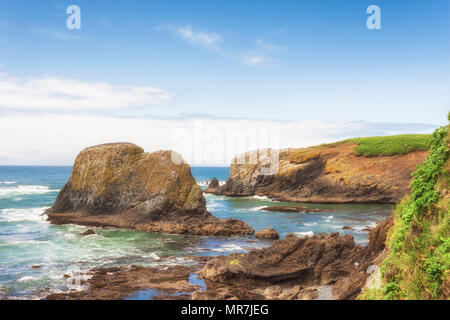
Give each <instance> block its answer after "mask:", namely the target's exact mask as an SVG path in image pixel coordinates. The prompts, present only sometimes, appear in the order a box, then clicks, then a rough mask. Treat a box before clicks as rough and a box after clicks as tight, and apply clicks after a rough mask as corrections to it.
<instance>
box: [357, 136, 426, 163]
mask: <svg viewBox="0 0 450 320" xmlns="http://www.w3.org/2000/svg"><path fill="white" fill-rule="evenodd" d="M349 141H352V142H355V143H357V144H358V146H357V147H356V149H355V154H356V155H357V156H365V157H377V156H393V155H397V154H405V153H409V152H413V151H426V150H428V149H429V148H430V144H431V135H430V134H402V135H398V136H386V137H370V138H354V139H350V140H349Z"/></svg>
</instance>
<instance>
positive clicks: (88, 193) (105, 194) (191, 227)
mask: <svg viewBox="0 0 450 320" xmlns="http://www.w3.org/2000/svg"><path fill="white" fill-rule="evenodd" d="M46 214H47V215H48V220H49V221H50V222H51V223H53V224H70V223H74V224H80V225H85V226H94V227H117V228H126V229H135V230H138V231H148V232H163V233H174V234H194V235H217V236H229V235H249V234H253V232H254V230H253V229H252V228H250V227H249V226H248V225H247V224H246V223H245V222H242V221H239V220H236V219H227V220H220V219H218V218H216V217H214V216H212V215H211V214H210V213H209V212H208V211H207V210H206V202H205V198H204V196H203V192H202V189H201V188H200V186H198V185H197V183H196V181H195V179H194V177H193V176H192V174H191V170H190V167H189V165H188V164H186V163H184V161H183V160H182V158H181V157H180V156H179V155H178V154H176V153H175V152H172V151H158V152H154V153H145V152H144V150H143V149H142V148H140V147H138V146H136V145H134V144H131V143H110V144H104V145H99V146H94V147H90V148H86V149H84V150H83V151H81V152H80V154H79V155H78V156H77V158H76V160H75V164H74V167H73V171H72V175H71V177H70V179H69V181H68V182H67V184H66V185H65V186H64V188H63V189H62V190H61V192H60V193H59V194H58V197H57V199H56V202H55V203H54V205H53V206H52V207H51V208H50V209H48V210H47V211H46Z"/></svg>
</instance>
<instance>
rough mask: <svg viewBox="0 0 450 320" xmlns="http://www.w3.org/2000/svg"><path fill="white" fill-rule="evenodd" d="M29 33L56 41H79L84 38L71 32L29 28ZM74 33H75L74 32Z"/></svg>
mask: <svg viewBox="0 0 450 320" xmlns="http://www.w3.org/2000/svg"><path fill="white" fill-rule="evenodd" d="M31 32H32V33H34V34H35V35H38V36H40V37H46V38H53V39H58V40H81V39H84V37H82V36H80V35H77V34H74V33H72V32H65V31H61V30H58V29H52V28H40V27H39V28H38V27H36V28H31ZM74 32H75V31H74Z"/></svg>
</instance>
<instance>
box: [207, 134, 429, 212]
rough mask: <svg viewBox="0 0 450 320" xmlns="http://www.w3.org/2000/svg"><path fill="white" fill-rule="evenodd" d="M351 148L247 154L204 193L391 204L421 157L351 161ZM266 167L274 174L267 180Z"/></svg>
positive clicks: (406, 189) (406, 186)
mask: <svg viewBox="0 0 450 320" xmlns="http://www.w3.org/2000/svg"><path fill="white" fill-rule="evenodd" d="M355 148H356V144H355V143H354V142H344V143H339V144H334V145H324V146H318V147H310V148H302V149H288V150H282V151H279V152H278V151H277V152H276V151H274V150H269V151H268V153H269V154H271V156H270V157H261V156H260V154H261V152H260V151H257V152H251V153H247V154H244V155H241V156H238V157H236V158H235V159H234V160H233V163H232V164H231V168H230V177H229V178H228V180H227V182H226V184H225V185H223V186H220V187H218V188H212V189H207V190H206V191H205V192H209V193H212V194H217V195H226V196H253V195H258V196H267V197H270V198H273V199H277V200H281V201H296V202H312V203H395V202H397V201H399V200H400V199H401V198H402V197H403V196H404V195H405V194H407V193H408V192H409V183H410V181H411V173H412V172H413V171H414V170H415V169H416V166H417V165H418V164H421V163H422V162H423V161H424V160H425V158H426V156H427V152H425V151H414V152H410V153H407V154H402V155H394V156H377V157H365V156H357V155H356V154H355V152H354V150H355ZM265 152H266V151H265ZM265 152H263V153H265ZM273 155H276V156H273ZM277 159H279V161H277ZM274 162H278V165H277V164H276V163H274ZM268 167H271V168H275V169H276V170H274V172H269V173H270V175H268V174H267V172H264V170H266V171H270V170H267V168H268Z"/></svg>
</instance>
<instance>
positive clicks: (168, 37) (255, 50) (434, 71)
mask: <svg viewBox="0 0 450 320" xmlns="http://www.w3.org/2000/svg"><path fill="white" fill-rule="evenodd" d="M71 4H76V5H78V6H79V7H80V8H81V14H82V16H81V21H82V22H81V23H82V25H81V30H68V29H67V28H66V19H67V17H68V15H67V14H66V12H65V11H66V8H67V7H68V6H69V5H71ZM371 4H375V5H378V6H379V7H380V8H381V24H382V29H381V30H368V28H367V27H366V19H367V17H368V16H369V15H368V14H367V13H366V8H367V7H368V6H369V5H371ZM449 16H450V2H449V1H445V0H442V1H408V2H405V1H394V0H390V1H379V0H375V1H358V0H353V1H343V0H342V1H317V0H316V1H298V0H296V1H250V0H248V1H232V0H227V1H199V0H197V1H194V0H192V1H185V0H184V1H181V0H180V1H143V0H141V1H120V0H116V1H98V0H95V1H81V0H71V1H45V2H44V1H23V0H15V1H5V0H1V1H0V98H2V99H0V100H3V102H0V117H4V119H6V117H15V118H16V119H19V118H18V117H19V116H22V117H32V116H37V115H39V116H43V115H49V116H62V115H65V116H70V115H77V116H86V117H88V116H91V117H113V118H121V119H130V118H140V119H141V118H142V119H150V120H152V119H153V120H154V119H175V120H178V119H193V118H203V119H204V118H210V119H245V120H255V121H256V120H261V119H264V120H272V121H281V122H283V121H291V122H298V123H299V124H300V123H303V122H308V121H322V122H354V121H360V122H370V123H397V124H398V123H400V124H401V123H403V124H419V127H417V128H418V131H421V130H423V129H424V128H427V127H421V124H429V125H431V126H433V127H435V126H437V125H441V124H445V123H446V114H447V112H448V111H449V109H450V90H449V89H450V50H449V49H450V48H449V46H450V37H449V35H450V19H449V18H450V17H449ZM2 87H3V89H2ZM80 96H82V97H81V98H80ZM18 121H19V120H18ZM394 127H395V126H394ZM397 127H398V125H397ZM408 128H410V129H411V130H413V129H414V128H416V127H415V125H411V126H410V127H408ZM408 130H409V129H408ZM393 131H394V132H396V131H395V130H393ZM365 132H367V134H369V133H370V130H368V131H361V132H354V134H361V135H363V134H364V133H365ZM383 132H384V131H383ZM376 133H379V132H378V131H377V132H375V134H376ZM349 134H350V133H349ZM337 137H338V136H336V138H337ZM339 137H340V136H339ZM22 138H23V139H25V138H26V135H25V134H24V135H23V137H22ZM118 138H120V137H118ZM300 138H301V137H300ZM25 140H26V139H25ZM97 140H99V141H100V140H101V139H100V136H99V138H98V139H97ZM21 141H22V140H20V142H19V141H16V142H17V143H19V144H20V143H22V142H21ZM314 141H315V140H314ZM89 142H90V141H89ZM290 142H291V141H290ZM23 143H25V142H23ZM83 143H84V142H83ZM86 143H88V141H86ZM291 143H292V142H291ZM305 143H306V142H305ZM282 144H283V145H284V143H282ZM298 144H299V145H302V143H298ZM14 154H15V153H14V152H13V151H11V152H10V153H9V154H8V155H4V158H3V159H4V160H2V155H1V154H0V163H2V161H3V162H8V161H9V162H11V161H16V160H17V161H18V162H20V161H19V160H18V158H17V157H16V156H14ZM8 159H9V160H8ZM61 161H62V160H61ZM64 161H66V160H64Z"/></svg>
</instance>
